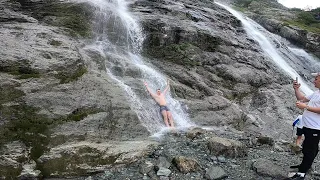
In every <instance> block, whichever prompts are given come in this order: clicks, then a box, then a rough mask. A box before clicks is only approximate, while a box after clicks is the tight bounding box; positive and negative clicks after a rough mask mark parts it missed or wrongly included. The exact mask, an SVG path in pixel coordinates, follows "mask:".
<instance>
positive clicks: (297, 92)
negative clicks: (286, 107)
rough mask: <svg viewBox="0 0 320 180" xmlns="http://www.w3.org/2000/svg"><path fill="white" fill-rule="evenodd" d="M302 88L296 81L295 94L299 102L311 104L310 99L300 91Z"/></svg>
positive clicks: (294, 82)
mask: <svg viewBox="0 0 320 180" xmlns="http://www.w3.org/2000/svg"><path fill="white" fill-rule="evenodd" d="M300 86H301V84H300V83H298V82H297V81H296V80H294V81H293V89H294V94H295V95H296V98H297V100H298V101H301V102H309V99H307V98H306V97H305V95H304V94H303V93H302V92H301V91H300V90H299V88H300Z"/></svg>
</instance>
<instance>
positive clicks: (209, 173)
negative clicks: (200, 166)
mask: <svg viewBox="0 0 320 180" xmlns="http://www.w3.org/2000/svg"><path fill="white" fill-rule="evenodd" d="M205 177H206V179H210V180H218V179H225V178H227V177H228V175H227V174H226V173H225V171H224V170H223V169H222V168H220V167H218V166H213V167H210V168H209V169H207V170H206V175H205Z"/></svg>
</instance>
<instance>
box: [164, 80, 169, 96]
mask: <svg viewBox="0 0 320 180" xmlns="http://www.w3.org/2000/svg"><path fill="white" fill-rule="evenodd" d="M169 89H170V85H169V79H167V87H166V88H165V89H164V90H163V94H166V93H167V91H168V90H169Z"/></svg>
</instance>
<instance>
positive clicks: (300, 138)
mask: <svg viewBox="0 0 320 180" xmlns="http://www.w3.org/2000/svg"><path fill="white" fill-rule="evenodd" d="M301 140H302V136H297V139H296V145H297V146H301Z"/></svg>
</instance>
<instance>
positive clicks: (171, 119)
mask: <svg viewBox="0 0 320 180" xmlns="http://www.w3.org/2000/svg"><path fill="white" fill-rule="evenodd" d="M167 115H168V119H169V123H170V126H171V127H174V124H173V118H172V114H171V112H170V111H167Z"/></svg>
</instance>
